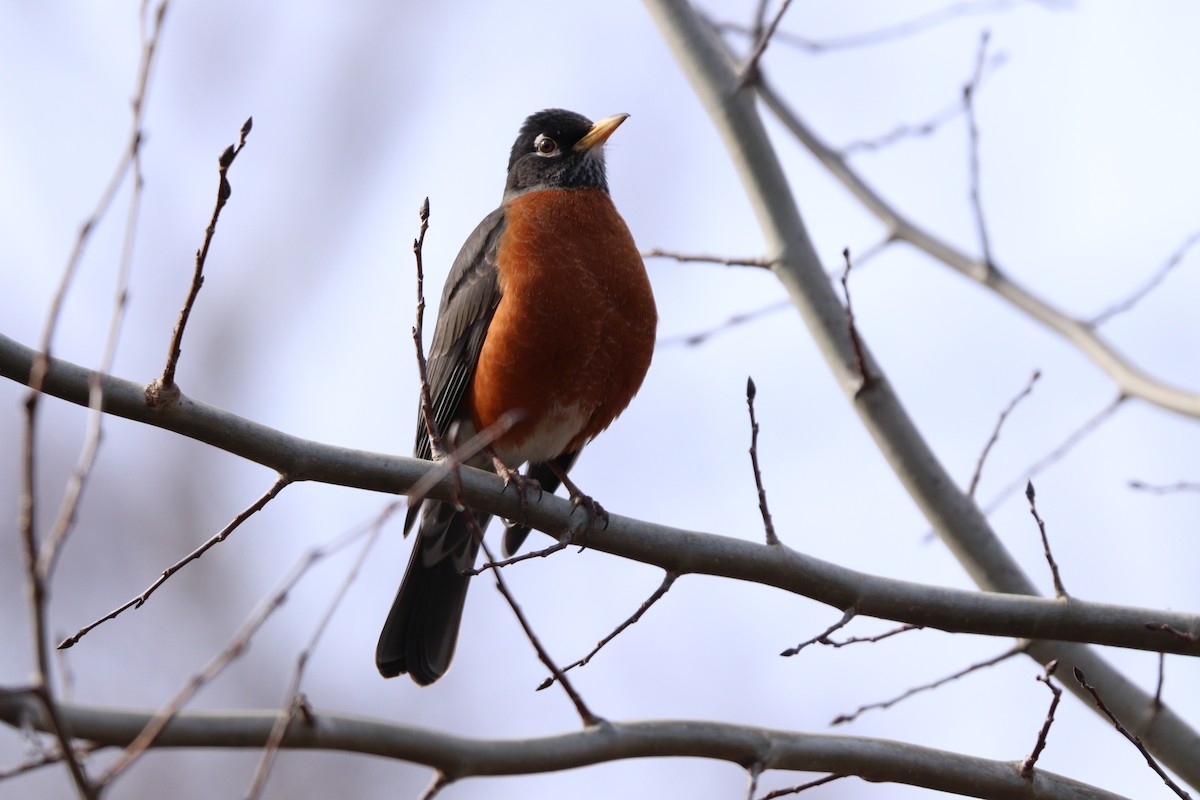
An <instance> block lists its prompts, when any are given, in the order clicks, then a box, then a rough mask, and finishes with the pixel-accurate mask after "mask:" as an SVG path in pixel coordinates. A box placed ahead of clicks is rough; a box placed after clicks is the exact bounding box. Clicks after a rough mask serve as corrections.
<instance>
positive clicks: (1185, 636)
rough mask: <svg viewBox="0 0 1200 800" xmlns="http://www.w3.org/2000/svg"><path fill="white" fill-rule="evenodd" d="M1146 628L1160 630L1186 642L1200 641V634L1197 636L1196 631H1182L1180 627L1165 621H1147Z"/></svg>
mask: <svg viewBox="0 0 1200 800" xmlns="http://www.w3.org/2000/svg"><path fill="white" fill-rule="evenodd" d="M1146 629H1147V630H1151V631H1158V632H1159V633H1165V634H1168V635H1170V636H1173V637H1174V638H1176V639H1179V640H1181V641H1184V642H1197V641H1200V636H1197V635H1196V634H1194V633H1188V632H1187V631H1181V630H1179V629H1178V628H1176V627H1174V626H1171V625H1167V624H1166V623H1164V622H1147V623H1146Z"/></svg>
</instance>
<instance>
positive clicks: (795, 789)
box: [758, 775, 846, 800]
mask: <svg viewBox="0 0 1200 800" xmlns="http://www.w3.org/2000/svg"><path fill="white" fill-rule="evenodd" d="M845 777H846V776H845V775H826V776H825V777H824V778H817V779H816V780H815V781H809V782H808V783H802V784H800V785H799V786H791V787H789V788H787V789H776V790H775V791H773V792H767V793H766V794H764V795H763V796H762V797H760V798H759V799H758V800H776V798H779V797H787V796H788V795H791V794H800V793H801V792H807V791H808V790H809V789H815V788H817V787H818V786H824V785H825V784H827V783H833V782H834V781H840V780H841V779H842V778H845Z"/></svg>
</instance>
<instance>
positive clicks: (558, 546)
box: [463, 528, 571, 576]
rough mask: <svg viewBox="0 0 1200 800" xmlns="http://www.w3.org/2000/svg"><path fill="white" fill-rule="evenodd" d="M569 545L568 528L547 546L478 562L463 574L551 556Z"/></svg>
mask: <svg viewBox="0 0 1200 800" xmlns="http://www.w3.org/2000/svg"><path fill="white" fill-rule="evenodd" d="M570 546H571V530H570V528H568V529H567V530H566V532H564V533H563V535H562V537H561V538H560V539H559V540H558V541H557V542H555V543H554V544H552V545H550V546H549V547H544V548H542V549H541V550H530V551H529V552H528V553H521V554H520V555H516V556H512V557H510V558H505V559H501V560H500V561H486V562H484V563H483V564H480V565H479V566H478V567H472V568H471V569H468V570H465V571H464V572H463V574H464V575H471V576H475V575H480V574H482V573H484V572H487V571H488V570H489V569H503V568H504V567H508V566H511V565H513V564H517V563H519V562H521V561H528V560H529V559H531V558H546V557H547V556H552V555H554V554H555V553H558V552H561V551H563V550H566V549H567V548H568V547H570Z"/></svg>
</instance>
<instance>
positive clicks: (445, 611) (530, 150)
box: [375, 108, 658, 686]
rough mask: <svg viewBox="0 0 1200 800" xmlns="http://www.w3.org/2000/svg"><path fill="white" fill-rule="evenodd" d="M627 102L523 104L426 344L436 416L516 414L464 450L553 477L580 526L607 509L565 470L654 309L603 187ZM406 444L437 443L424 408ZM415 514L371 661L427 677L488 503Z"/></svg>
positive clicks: (640, 359)
mask: <svg viewBox="0 0 1200 800" xmlns="http://www.w3.org/2000/svg"><path fill="white" fill-rule="evenodd" d="M628 116H629V115H628V114H615V115H613V116H609V117H605V118H603V119H601V120H598V121H596V122H592V121H591V120H589V119H588V118H587V117H585V116H583V115H581V114H577V113H575V112H572V111H566V110H564V109H560V108H554V109H547V110H545V111H540V112H538V113H535V114H533V115H531V116H529V117H528V118H527V119H526V120H525V122H524V124H522V125H521V128H520V132H519V133H518V135H517V139H516V141H515V142H514V143H513V146H512V150H511V151H510V153H509V159H508V169H507V180H506V182H505V186H504V195H503V198H502V201H501V204H500V207H499V208H497V209H496V210H495V211H493V212H492V213H490V214H488V215H487V216H486V217H484V219H483V221H482V222H480V223H479V225H478V226H476V228H475V230H474V231H473V232H472V233H471V235H470V236H468V237H467V240H466V242H465V243H464V244H463V246H462V249H461V250H460V251H459V253H458V256H457V257H456V258H455V260H454V263H453V265H452V267H451V269H450V273H449V275H448V277H447V279H446V284H445V287H444V289H443V291H442V298H441V303H440V306H439V309H438V318H437V324H436V327H435V328H434V334H433V340H432V343H431V345H430V348H429V354H428V360H427V376H428V389H429V393H430V398H431V401H432V402H431V405H432V414H433V422H434V426H435V430H436V431H438V432H439V433H442V434H443V435H445V434H446V433H447V432H452V435H453V436H454V438H455V440H456V441H464V442H465V441H466V440H468V439H470V438H471V437H472V436H474V435H475V434H476V433H478V432H480V431H484V430H485V429H488V428H489V426H492V425H495V424H496V423H497V422H498V421H500V420H501V419H505V418H506V415H513V416H511V417H508V418H509V419H516V420H517V421H516V422H515V424H513V425H512V427H510V428H509V429H508V430H507V431H506V432H504V433H502V434H501V435H499V436H498V437H496V438H495V439H494V440H493V441H491V443H490V445H489V446H488V448H487V451H486V453H481V454H479V455H477V456H475V457H474V458H473V459H472V460H470V461H469V462H468V463H470V464H472V465H473V466H480V467H483V468H486V469H490V470H491V471H494V472H497V473H499V474H501V475H502V476H503V477H504V479H505V482H506V484H510V483H512V482H516V483H517V484H518V489H519V490H520V491H521V492H522V501H523V502H524V497H525V495H524V492H525V490H526V489H528V488H530V487H531V486H533V485H537V486H539V487H540V488H541V489H544V490H545V491H549V492H553V491H555V490H556V489H557V488H558V486H559V485H560V483H561V484H562V485H564V486H566V487H567V489H568V490H569V491H570V493H571V499H572V501H573V502H575V503H576V504H577V505H581V506H583V507H584V508H585V510H586V511H587V512H588V520H589V528H590V527H591V525H592V523H593V522H594V521H595V519H596V518H598V517H603V518H604V519H607V514H606V512H604V510H603V508H602V507H601V506H600V505H599V504H598V503H596V502H595V501H594V500H592V499H591V498H590V497H588V496H587V495H584V494H583V493H582V492H581V491H579V489H578V487H576V486H575V485H574V483H573V482H571V481H570V479H569V478H568V477H567V471H568V470H570V469H571V467H572V466H573V465H574V463H575V461H576V459H577V458H578V457H579V453H580V451H581V450H582V449H583V447H584V445H586V444H587V443H588V442H590V441H591V440H592V439H593V438H594V437H595V436H596V435H597V434H599V433H600V432H601V431H603V430H605V429H606V428H607V427H608V426H609V425H610V424H611V423H612V422H613V420H615V419H616V418H617V416H618V415H619V414H620V413H621V412H622V411H624V410H625V408H626V407H627V406H628V405H629V402H630V401H631V400H632V399H633V397H634V395H635V394H636V393H637V391H638V389H639V388H641V385H642V381H643V379H644V378H645V376H646V372H647V371H648V369H649V367H650V360H651V357H652V355H653V351H654V342H655V334H656V329H657V324H658V312H657V308H656V305H655V302H654V294H653V291H652V289H651V285H650V279H649V276H648V275H647V273H646V267H645V264H644V262H643V261H642V257H641V254H640V252H639V250H638V248H637V246H636V244H635V243H634V239H633V235H632V234H631V233H630V231H629V227H628V225H627V224H626V223H625V220H624V219H623V218H622V217H621V215H620V214H619V213H618V212H617V210H616V207H615V206H614V205H613V201H612V197H611V196H610V194H609V190H608V177H607V173H606V169H605V162H604V145H605V142H607V141H608V138H609V137H610V136H611V135H612V134H613V132H614V131H616V130H617V128H618V127H619V126H620V125H621V124H622V123H623V122H624V121H625V120H626V119H627V118H628ZM451 446H453V445H451ZM413 453H414V455H415V456H416V457H418V458H423V459H427V460H433V459H434V458H435V455H436V454H435V453H434V452H433V446H432V444H431V442H430V437H429V429H428V426H427V425H426V422H425V418H424V416H423V414H422V413H421V412H420V411H418V422H417V436H416V444H415V446H414V448H413ZM522 464H528V465H529V466H528V469H527V470H526V474H525V475H524V476H521V475H520V474H519V472H517V470H518V469H519V467H520V466H521V465H522ZM418 514H419V515H420V523H419V525H418V526H417V534H416V541H415V542H414V544H413V549H412V554H411V556H410V557H409V562H408V567H407V569H406V571H405V573H404V578H403V580H402V581H401V583H400V588H399V590H398V591H397V593H396V598H395V600H394V602H393V603H392V607H391V610H390V612H389V613H388V616H387V620H386V622H385V623H384V625H383V630H382V631H381V633H380V636H379V644H378V646H377V647H376V651H375V664H376V667H377V668H378V669H379V672H380V674H381V675H383V677H385V678H391V677H395V676H397V675H401V674H408V675H409V676H410V677H411V678H412V679H413V681H415V682H416V683H417V684H419V685H422V686H427V685H429V684H431V683H433V682H434V681H436V680H438V679H439V678H440V677H442V675H444V674H445V673H446V670H447V669H449V667H450V662H451V660H452V659H453V657H454V651H455V647H456V645H457V641H458V631H459V626H460V624H461V621H462V614H463V609H464V606H465V603H466V595H467V588H468V586H469V583H470V576H469V575H468V574H467V571H468V570H470V569H471V568H473V567H474V564H475V559H476V556H477V554H478V551H479V547H480V541H479V536H481V535H482V531H483V530H484V529H485V528H486V527H487V524H488V522H489V520H490V515H489V514H487V513H484V512H480V511H470V510H463V509H461V508H457V507H456V506H455V505H454V504H452V503H447V502H443V501H436V500H423V501H418V502H415V503H412V504H411V506H410V508H409V510H408V516H407V519H406V520H405V526H404V531H405V534H406V535H407V534H408V532H409V530H410V529H411V528H412V525H413V523H414V521H415V520H416V518H417V516H418ZM468 515H469V516H468ZM507 524H508V529H507V530H506V532H505V536H504V542H503V552H504V553H505V555H509V554H511V553H514V552H516V550H517V549H518V548H519V547H520V545H521V543H522V542H523V541H524V539H525V536H526V535H527V534H528V533H529V527H528V526H527V525H524V524H522V521H521V520H515V521H512V522H510V523H507Z"/></svg>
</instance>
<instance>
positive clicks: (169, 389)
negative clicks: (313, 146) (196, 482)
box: [146, 117, 254, 408]
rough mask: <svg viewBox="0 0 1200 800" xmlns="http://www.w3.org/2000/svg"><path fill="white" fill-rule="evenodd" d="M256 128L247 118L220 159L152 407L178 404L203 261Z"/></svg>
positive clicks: (149, 397) (150, 389)
mask: <svg viewBox="0 0 1200 800" xmlns="http://www.w3.org/2000/svg"><path fill="white" fill-rule="evenodd" d="M253 127H254V118H253V117H247V118H246V121H245V122H243V123H242V130H241V136H240V138H239V139H238V143H237V145H232V144H231V145H229V147H226V148H225V152H223V153H221V157H220V158H219V159H217V174H218V181H217V202H216V204H215V205H214V206H213V212H212V217H211V218H210V219H209V221H208V227H207V228H205V229H204V241H203V243H202V244H201V245H200V249H199V250H197V251H196V266H195V269H194V270H193V272H192V284H191V286H190V287H189V289H188V294H187V299H185V300H184V302H183V308H182V309H181V310H180V312H179V319H178V321H176V323H175V330H174V331H172V332H171V344H170V346H169V347H168V348H167V363H166V366H164V367H163V373H162V375H161V376H160V377H158V378H157V379H155V380H154V381H152V382H151V383H150V385H149V386H147V387H146V402H147V403H148V404H149V405H150V406H151V407H152V408H164V407H166V406H171V405H174V404H175V403H177V402H179V387H178V386H176V385H175V369H176V367H178V366H179V357H180V355H182V353H183V331H184V329H185V328H186V327H187V323H188V317H190V316H191V314H192V307H193V306H194V305H195V304H196V297H197V296H198V295H199V294H200V287H201V286H203V285H204V262H205V261H207V260H208V249H209V247H210V246H211V245H212V240H213V236H214V235H215V234H216V232H217V219H218V218H219V217H220V216H221V209H223V208H225V203H226V202H228V200H229V197H230V195H231V194H233V188H232V187H231V186H230V185H229V178H228V177H227V175H228V173H229V168H230V167H231V166H232V165H233V162H234V159H236V158H237V156H238V153H240V152H242V148H244V147H245V146H246V137H247V136H249V135H250V129H251V128H253Z"/></svg>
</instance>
